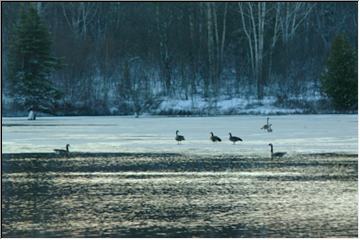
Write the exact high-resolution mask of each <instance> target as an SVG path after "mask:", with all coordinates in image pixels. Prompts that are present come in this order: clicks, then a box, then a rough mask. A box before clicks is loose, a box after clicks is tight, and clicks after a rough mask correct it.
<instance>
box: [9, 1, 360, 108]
mask: <svg viewBox="0 0 360 240" xmlns="http://www.w3.org/2000/svg"><path fill="white" fill-rule="evenodd" d="M30 6H32V7H34V8H35V9H36V10H37V12H38V14H39V16H40V17H41V19H42V20H43V21H44V22H45V24H46V26H47V28H48V30H49V31H50V36H51V39H52V51H53V55H54V56H56V57H58V58H60V59H61V61H62V65H63V67H62V68H61V69H60V70H58V71H56V72H55V73H54V74H53V76H52V81H53V83H54V85H55V87H56V88H57V89H58V90H60V91H61V92H62V94H63V95H62V99H61V102H60V103H59V108H58V110H57V114H109V113H111V112H112V113H117V114H127V113H134V112H135V113H140V112H142V111H147V110H148V109H150V108H152V107H154V106H156V104H157V103H159V101H160V100H161V99H166V98H176V99H192V98H193V97H195V96H197V97H202V98H205V99H207V100H208V101H216V99H218V98H219V97H221V96H229V97H245V96H246V97H248V96H255V97H257V98H258V99H262V98H264V97H266V96H277V97H280V98H287V97H290V96H292V97H293V96H294V97H311V96H312V95H314V94H316V93H318V92H320V76H321V74H322V73H323V71H324V67H325V63H326V59H327V56H328V54H329V50H330V47H331V43H332V41H333V39H334V38H335V37H336V36H337V35H339V34H344V35H345V36H346V38H347V39H348V40H349V41H350V43H351V44H352V45H353V47H356V43H357V4H356V3H355V2H344V3H341V2H324V3H311V2H294V3H292V2H280V3H278V2H267V3H265V2H259V3H257V2H252V3H247V2H241V3H236V2H229V3H227V2H216V3H214V2H199V3H197V2H186V3H185V2H184V3H179V2H174V3H161V2H153V3H152V2H147V3H130V2H106V3H105V2H103V3H101V2H59V3H56V2H54V3H53V2H38V3H35V2H33V3H19V2H5V3H2V31H3V32H2V60H3V61H2V63H3V72H2V74H3V75H2V79H3V87H4V90H3V93H5V97H6V93H7V89H8V88H9V81H8V80H7V76H8V70H9V68H8V65H7V62H8V55H9V45H10V43H11V39H12V37H13V34H14V26H15V25H16V24H17V23H18V20H19V16H20V14H21V11H23V9H26V8H29V7H30ZM6 99H10V98H6ZM10 102H11V101H10ZM3 103H4V102H3ZM6 106H10V105H9V104H8V102H7V101H5V107H6ZM114 109H115V110H114Z"/></svg>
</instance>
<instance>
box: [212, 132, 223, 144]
mask: <svg viewBox="0 0 360 240" xmlns="http://www.w3.org/2000/svg"><path fill="white" fill-rule="evenodd" d="M210 135H211V136H210V140H211V141H213V142H221V138H219V137H218V136H215V135H214V133H213V132H210Z"/></svg>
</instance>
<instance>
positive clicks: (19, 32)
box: [9, 7, 60, 113]
mask: <svg viewBox="0 0 360 240" xmlns="http://www.w3.org/2000/svg"><path fill="white" fill-rule="evenodd" d="M57 66H59V61H58V60H57V59H56V58H54V57H52V56H51V39H50V34H49V32H48V30H47V28H46V27H45V25H44V24H43V22H42V21H41V19H40V17H39V15H38V13H37V11H36V10H35V9H34V8H32V7H30V8H29V9H28V10H25V9H23V10H22V13H21V17H20V21H19V23H18V25H17V26H16V28H15V32H14V38H13V40H12V43H11V46H10V53H9V80H10V83H11V84H10V92H11V95H12V96H13V98H14V101H15V103H16V104H17V105H19V106H20V107H21V108H23V109H26V110H29V111H31V110H32V111H35V112H36V111H39V112H48V113H49V112H52V111H53V110H52V108H53V106H54V104H55V102H56V100H57V99H58V98H59V97H60V92H59V91H58V90H56V89H55V88H54V87H53V86H52V83H51V79H50V77H51V74H52V73H53V71H54V70H55V69H56V68H57Z"/></svg>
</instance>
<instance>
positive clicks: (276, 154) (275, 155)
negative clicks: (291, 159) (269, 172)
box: [269, 143, 286, 159]
mask: <svg viewBox="0 0 360 240" xmlns="http://www.w3.org/2000/svg"><path fill="white" fill-rule="evenodd" d="M269 146H270V148H271V159H273V158H274V157H279V158H280V157H282V156H284V155H285V154H286V152H275V153H274V150H273V145H272V144H271V143H269Z"/></svg>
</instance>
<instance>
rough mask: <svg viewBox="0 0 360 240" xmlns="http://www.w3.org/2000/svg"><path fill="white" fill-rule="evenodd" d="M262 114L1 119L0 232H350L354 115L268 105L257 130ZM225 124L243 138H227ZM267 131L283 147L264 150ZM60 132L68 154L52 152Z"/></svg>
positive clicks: (224, 234)
mask: <svg viewBox="0 0 360 240" xmlns="http://www.w3.org/2000/svg"><path fill="white" fill-rule="evenodd" d="M265 121H266V117H261V116H231V117H203V118H200V117H192V118H170V117H147V118H138V119H134V118H131V117H58V118H39V119H38V120H36V121H27V120H25V119H21V118H5V119H3V126H2V130H3V155H2V196H3V198H2V218H3V222H2V231H3V232H2V233H3V235H4V236H6V237H356V236H357V232H358V227H357V226H358V220H357V217H358V216H357V207H358V204H357V196H358V192H357V188H358V185H357V179H358V171H357V169H358V162H357V155H356V154H357V115H316V116H315V115H291V116H273V117H271V119H270V122H271V123H272V124H273V129H274V131H273V132H272V133H267V132H264V131H262V130H260V128H261V126H262V125H263V124H264V123H265ZM176 129H179V130H180V131H181V132H180V133H181V134H183V135H185V138H186V141H185V142H184V143H183V144H181V145H177V144H176V142H175V140H174V137H175V131H176ZM210 131H213V132H214V133H215V134H216V135H218V136H219V137H221V138H223V141H222V142H220V143H212V142H210V140H209V132H210ZM229 131H231V132H232V133H233V135H235V136H239V137H241V138H243V140H244V142H241V143H239V144H236V145H233V144H232V143H231V142H230V141H228V132H229ZM270 142H272V143H273V144H274V146H275V151H276V150H278V151H287V152H288V153H289V154H288V155H286V156H285V157H284V158H282V159H274V160H270V159H269V146H268V143H270ZM67 143H69V144H71V151H72V152H71V154H70V155H69V156H68V157H65V156H59V155H56V154H54V153H53V152H52V149H53V148H60V147H64V145H65V144H67ZM325 152H326V154H325ZM321 153H322V154H321Z"/></svg>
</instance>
